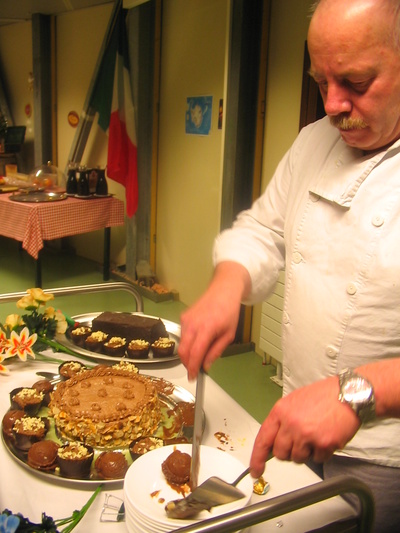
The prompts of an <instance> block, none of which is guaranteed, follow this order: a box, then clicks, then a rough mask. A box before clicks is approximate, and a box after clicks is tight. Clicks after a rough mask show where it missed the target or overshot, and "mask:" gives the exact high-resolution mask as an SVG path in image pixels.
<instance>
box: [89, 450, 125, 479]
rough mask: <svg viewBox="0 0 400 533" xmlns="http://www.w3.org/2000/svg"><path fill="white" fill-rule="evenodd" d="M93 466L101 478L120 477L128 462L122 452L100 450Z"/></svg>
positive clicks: (123, 474)
mask: <svg viewBox="0 0 400 533" xmlns="http://www.w3.org/2000/svg"><path fill="white" fill-rule="evenodd" d="M95 467H96V471H97V473H98V474H99V476H100V477H101V478H103V479H122V478H123V477H124V476H125V474H126V471H127V470H128V462H127V460H126V457H125V455H124V454H123V453H122V452H116V451H112V452H102V453H101V454H100V455H99V456H98V458H97V459H96V462H95Z"/></svg>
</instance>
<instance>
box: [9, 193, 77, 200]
mask: <svg viewBox="0 0 400 533" xmlns="http://www.w3.org/2000/svg"><path fill="white" fill-rule="evenodd" d="M9 198H10V200H12V201H13V202H28V203H29V202H30V203H39V202H58V201H59V200H66V198H67V195H66V193H64V192H45V191H38V192H36V191H35V192H19V193H16V194H12V195H11V196H10V197H9Z"/></svg>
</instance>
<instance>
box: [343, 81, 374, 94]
mask: <svg viewBox="0 0 400 533" xmlns="http://www.w3.org/2000/svg"><path fill="white" fill-rule="evenodd" d="M370 85H371V80H364V81H348V82H347V86H348V87H350V88H351V89H352V90H353V91H355V92H357V93H365V92H366V91H367V89H368V88H369V86H370Z"/></svg>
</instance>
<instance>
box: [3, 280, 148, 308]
mask: <svg viewBox="0 0 400 533" xmlns="http://www.w3.org/2000/svg"><path fill="white" fill-rule="evenodd" d="M117 290H122V291H127V292H130V293H131V294H132V295H133V297H134V298H135V300H136V311H137V312H138V313H143V298H142V296H141V294H140V293H139V292H138V291H137V289H136V288H135V287H134V286H133V285H130V284H129V283H126V282H124V281H117V282H115V283H114V282H109V283H94V284H91V285H75V286H72V287H56V288H53V289H44V290H43V292H45V293H51V294H54V295H59V296H71V295H73V294H80V293H93V292H108V291H117ZM23 296H26V291H25V292H9V293H6V294H0V303H6V302H13V301H14V300H19V299H20V298H22V297H23Z"/></svg>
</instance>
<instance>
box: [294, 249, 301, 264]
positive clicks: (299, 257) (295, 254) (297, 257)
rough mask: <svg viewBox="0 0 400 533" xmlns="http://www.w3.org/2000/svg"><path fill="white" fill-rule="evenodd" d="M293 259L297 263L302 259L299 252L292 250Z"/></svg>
mask: <svg viewBox="0 0 400 533" xmlns="http://www.w3.org/2000/svg"><path fill="white" fill-rule="evenodd" d="M293 261H294V262H295V263H296V265H298V264H299V263H301V261H302V257H301V253H300V252H294V254H293Z"/></svg>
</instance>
